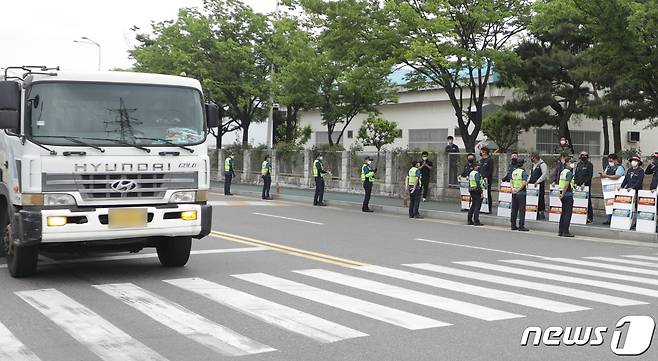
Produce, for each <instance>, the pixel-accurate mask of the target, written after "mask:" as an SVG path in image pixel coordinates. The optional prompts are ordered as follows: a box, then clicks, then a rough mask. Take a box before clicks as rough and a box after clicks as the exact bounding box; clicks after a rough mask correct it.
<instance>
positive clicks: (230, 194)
mask: <svg viewBox="0 0 658 361" xmlns="http://www.w3.org/2000/svg"><path fill="white" fill-rule="evenodd" d="M224 195H225V196H232V195H233V193H229V194H224Z"/></svg>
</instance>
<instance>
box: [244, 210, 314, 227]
mask: <svg viewBox="0 0 658 361" xmlns="http://www.w3.org/2000/svg"><path fill="white" fill-rule="evenodd" d="M252 214H254V215H257V216H263V217H271V218H278V219H285V220H287V221H295V222H302V223H309V224H315V225H317V226H322V225H324V223H320V222H314V221H307V220H305V219H299V218H290V217H283V216H277V215H274V214H267V213H258V212H254V213H252Z"/></svg>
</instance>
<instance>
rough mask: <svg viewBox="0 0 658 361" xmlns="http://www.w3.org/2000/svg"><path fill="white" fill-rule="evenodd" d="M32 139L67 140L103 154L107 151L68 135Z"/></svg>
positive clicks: (42, 136)
mask: <svg viewBox="0 0 658 361" xmlns="http://www.w3.org/2000/svg"><path fill="white" fill-rule="evenodd" d="M32 137H39V138H60V139H66V140H70V141H72V142H73V143H76V144H79V145H83V146H85V147H89V148H93V149H96V150H98V151H99V152H101V153H105V149H103V148H101V147H99V146H96V145H93V144H89V143H87V142H83V141H81V140H80V137H70V136H68V135H33V136H32ZM83 139H85V138H83Z"/></svg>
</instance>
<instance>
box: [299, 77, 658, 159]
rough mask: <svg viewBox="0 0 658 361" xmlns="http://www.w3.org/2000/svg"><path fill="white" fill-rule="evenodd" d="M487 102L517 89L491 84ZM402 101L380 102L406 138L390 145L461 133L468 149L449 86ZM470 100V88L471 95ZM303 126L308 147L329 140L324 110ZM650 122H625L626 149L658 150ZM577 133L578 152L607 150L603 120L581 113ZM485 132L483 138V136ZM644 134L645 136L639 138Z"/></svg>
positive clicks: (353, 129)
mask: <svg viewBox="0 0 658 361" xmlns="http://www.w3.org/2000/svg"><path fill="white" fill-rule="evenodd" d="M393 78H397V80H398V82H399V81H400V80H401V78H402V77H401V76H400V75H399V74H397V75H394V76H393ZM488 89H489V90H488V94H487V99H486V100H485V104H487V103H488V104H495V105H502V104H504V103H505V101H506V99H510V97H512V96H513V91H512V90H511V89H502V88H498V87H496V86H494V85H490V87H489V88H488ZM398 97H399V99H398V102H397V103H395V104H386V105H382V106H380V107H379V110H380V112H381V116H382V117H383V118H385V119H388V120H392V121H396V122H397V123H398V127H399V128H400V129H401V130H402V132H401V133H402V134H400V138H398V139H397V140H396V141H395V143H394V144H393V145H390V146H388V149H394V148H404V149H427V150H430V149H432V150H443V148H444V147H445V145H446V138H447V137H448V136H449V135H452V136H454V137H455V143H456V144H457V145H458V146H459V147H460V149H461V150H462V151H463V149H464V143H463V142H462V140H461V137H460V135H459V133H460V131H459V126H458V125H457V119H456V117H455V111H454V109H453V107H452V105H451V104H450V100H449V99H448V96H447V94H446V92H445V91H444V90H443V89H431V90H421V91H408V90H402V91H400V93H399V94H398ZM465 97H466V98H467V99H468V93H467V94H465ZM366 117H367V114H361V115H359V116H357V117H356V118H355V119H354V120H353V121H352V122H351V123H350V124H349V126H348V127H347V128H346V131H345V134H344V136H343V139H342V140H341V144H342V145H343V146H344V147H345V149H350V147H352V146H353V145H354V144H355V143H356V142H357V139H356V136H357V134H358V130H359V128H360V127H361V124H362V122H363V120H364V119H366ZM608 123H609V129H610V134H609V136H610V149H611V150H612V149H613V140H612V124H611V122H610V121H609V122H608ZM301 124H302V125H307V124H308V125H310V126H311V128H312V129H313V135H312V136H311V140H310V141H309V143H308V144H307V147H309V148H310V147H312V146H314V145H320V144H326V143H328V138H327V130H326V127H325V126H323V125H322V117H321V115H320V113H319V111H308V112H305V113H303V114H302V117H301ZM647 125H648V122H638V123H635V122H633V121H632V120H627V121H623V122H622V123H621V131H622V148H623V149H630V148H635V149H640V150H641V151H642V154H643V155H644V156H647V155H651V154H653V152H655V151H658V129H647ZM336 128H337V129H336V130H334V134H333V138H334V140H335V139H336V138H337V137H338V133H339V132H340V130H341V128H342V125H341V124H339V125H338V126H337V127H336ZM570 130H571V138H572V143H573V145H574V148H575V150H576V151H577V152H579V151H581V150H587V151H589V152H590V154H592V155H598V154H601V153H602V152H603V130H602V123H601V121H600V120H594V119H589V118H587V117H585V116H579V117H575V118H573V119H572V121H571V123H570ZM482 138H483V135H482V134H480V135H479V137H478V140H480V139H482ZM638 138H639V140H637V139H638ZM558 141H559V136H558V133H557V130H556V129H555V128H551V127H542V128H537V129H531V130H530V131H527V132H523V133H521V134H520V135H519V143H518V148H519V149H522V150H526V151H534V150H537V151H539V152H541V153H553V152H554V150H555V148H556V145H557V144H558Z"/></svg>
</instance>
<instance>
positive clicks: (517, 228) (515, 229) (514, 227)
mask: <svg viewBox="0 0 658 361" xmlns="http://www.w3.org/2000/svg"><path fill="white" fill-rule="evenodd" d="M511 229H512V230H513V231H518V230H519V227H517V226H512V228H511Z"/></svg>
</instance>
